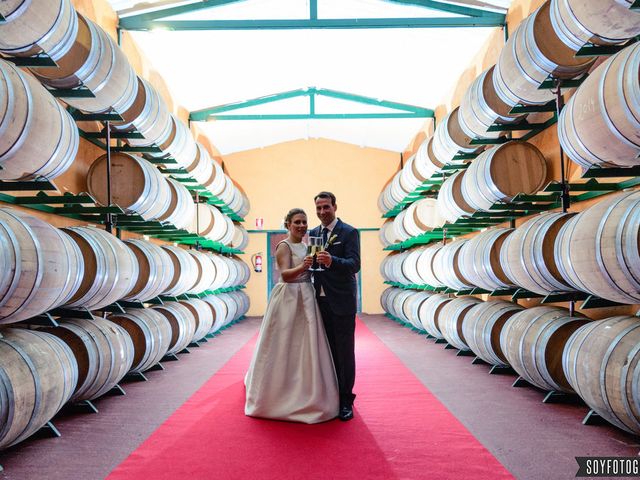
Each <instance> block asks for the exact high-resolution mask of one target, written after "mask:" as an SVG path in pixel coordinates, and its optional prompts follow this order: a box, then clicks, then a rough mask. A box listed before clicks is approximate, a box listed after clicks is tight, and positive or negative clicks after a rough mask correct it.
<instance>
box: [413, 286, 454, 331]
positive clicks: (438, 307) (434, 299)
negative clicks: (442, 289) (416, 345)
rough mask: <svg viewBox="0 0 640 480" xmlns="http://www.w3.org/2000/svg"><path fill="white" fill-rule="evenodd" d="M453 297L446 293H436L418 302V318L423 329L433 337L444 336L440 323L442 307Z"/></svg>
mask: <svg viewBox="0 0 640 480" xmlns="http://www.w3.org/2000/svg"><path fill="white" fill-rule="evenodd" d="M452 300H453V299H452V298H449V297H448V296H447V295H442V294H440V293H436V294H433V295H431V296H430V297H429V298H427V299H426V300H425V301H424V302H422V303H421V304H420V308H419V310H418V318H419V319H420V323H422V327H423V328H424V330H425V331H426V332H427V333H428V334H429V335H431V336H432V337H434V338H444V336H443V335H442V330H441V329H442V327H441V325H440V322H441V319H442V317H441V315H442V308H443V307H444V306H445V305H447V304H448V303H449V302H451V301H452Z"/></svg>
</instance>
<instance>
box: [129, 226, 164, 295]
mask: <svg viewBox="0 0 640 480" xmlns="http://www.w3.org/2000/svg"><path fill="white" fill-rule="evenodd" d="M124 243H125V245H126V246H127V247H128V248H130V249H131V252H132V253H133V255H134V257H135V259H136V261H137V263H138V280H137V281H136V283H135V285H134V286H133V288H132V289H131V290H130V291H129V292H128V293H127V295H126V296H125V297H123V298H124V299H125V300H133V301H139V302H147V301H149V300H151V299H153V298H155V297H157V296H158V295H161V294H162V293H164V292H165V291H166V290H167V289H168V288H169V285H170V284H171V281H172V280H173V276H174V271H173V262H172V261H171V257H170V256H169V254H168V253H167V252H166V251H165V250H164V249H163V248H161V247H159V246H158V245H154V244H153V243H151V242H148V241H146V240H140V239H132V240H125V242H124Z"/></svg>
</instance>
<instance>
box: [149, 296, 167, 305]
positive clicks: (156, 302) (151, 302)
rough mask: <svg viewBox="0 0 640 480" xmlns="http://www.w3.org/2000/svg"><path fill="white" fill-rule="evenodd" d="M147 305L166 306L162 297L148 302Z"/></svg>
mask: <svg viewBox="0 0 640 480" xmlns="http://www.w3.org/2000/svg"><path fill="white" fill-rule="evenodd" d="M147 303H148V304H150V305H164V302H163V301H162V298H160V297H155V298H152V299H151V300H148V301H147Z"/></svg>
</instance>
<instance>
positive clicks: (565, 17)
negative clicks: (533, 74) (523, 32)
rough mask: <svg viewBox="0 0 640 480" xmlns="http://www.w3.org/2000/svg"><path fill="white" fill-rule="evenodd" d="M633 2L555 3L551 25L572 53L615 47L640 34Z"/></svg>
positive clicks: (588, 0) (563, 0)
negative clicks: (585, 47)
mask: <svg viewBox="0 0 640 480" xmlns="http://www.w3.org/2000/svg"><path fill="white" fill-rule="evenodd" d="M630 7H631V1H629V0H551V10H550V16H551V23H552V24H553V29H554V30H555V32H556V34H557V35H558V37H559V38H560V39H561V40H562V41H563V42H564V43H565V44H566V45H567V46H568V47H569V48H571V49H572V50H574V51H576V52H577V51H578V50H580V49H581V48H582V47H583V45H585V44H586V43H593V44H595V45H615V44H619V43H624V42H626V41H627V40H629V39H630V38H633V37H635V36H637V35H638V34H640V13H638V12H637V11H636V10H632V9H631V8H630Z"/></svg>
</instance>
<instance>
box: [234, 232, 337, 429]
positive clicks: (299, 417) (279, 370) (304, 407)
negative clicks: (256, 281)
mask: <svg viewBox="0 0 640 480" xmlns="http://www.w3.org/2000/svg"><path fill="white" fill-rule="evenodd" d="M284 243H286V244H287V245H288V246H289V248H290V249H291V253H292V256H291V266H292V267H293V266H296V265H299V264H300V263H302V261H303V259H304V257H305V255H306V245H305V244H304V243H291V242H289V241H288V240H284ZM245 385H246V387H247V397H246V404H245V414H246V415H249V416H252V417H261V418H270V419H275V420H288V421H292V422H302V423H319V422H324V421H327V420H331V419H333V418H335V417H336V416H337V414H338V407H339V398H338V383H337V380H336V373H335V368H334V366H333V360H332V358H331V351H330V349H329V342H328V341H327V336H326V334H325V331H324V325H323V323H322V317H321V316H320V310H319V309H318V304H317V302H316V298H315V291H314V289H313V285H312V284H311V279H310V274H309V272H305V273H304V274H303V275H301V276H300V277H298V278H297V279H296V280H295V281H294V282H288V283H287V282H283V281H282V278H281V279H280V282H279V283H278V284H277V285H276V286H275V287H274V289H273V291H272V292H271V299H270V300H269V304H268V306H267V311H266V313H265V315H264V319H263V321H262V326H261V328H260V335H259V337H258V343H257V345H256V348H255V351H254V353H253V359H252V361H251V366H250V368H249V371H248V372H247V376H246V377H245Z"/></svg>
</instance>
